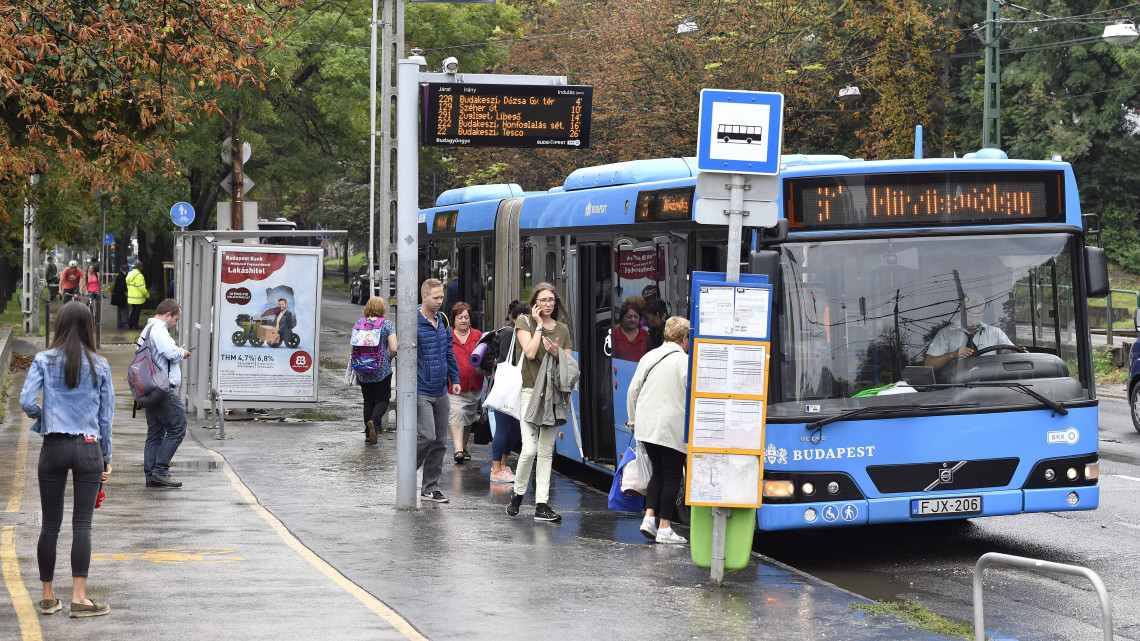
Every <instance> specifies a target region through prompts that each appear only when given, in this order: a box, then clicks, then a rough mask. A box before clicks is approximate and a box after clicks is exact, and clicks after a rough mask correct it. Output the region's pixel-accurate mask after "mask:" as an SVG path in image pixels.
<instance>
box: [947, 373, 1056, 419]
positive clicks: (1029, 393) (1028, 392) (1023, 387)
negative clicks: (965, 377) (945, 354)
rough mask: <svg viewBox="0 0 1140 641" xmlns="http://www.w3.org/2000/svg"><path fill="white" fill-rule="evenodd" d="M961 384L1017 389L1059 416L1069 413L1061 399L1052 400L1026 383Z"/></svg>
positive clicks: (965, 384)
mask: <svg viewBox="0 0 1140 641" xmlns="http://www.w3.org/2000/svg"><path fill="white" fill-rule="evenodd" d="M962 385H963V386H964V387H1005V388H1007V389H1013V390H1017V391H1019V392H1021V393H1022V394H1025V395H1027V396H1032V397H1033V398H1035V399H1037V400H1039V401H1041V403H1042V404H1043V405H1045V406H1047V407H1049V408H1050V409H1052V410H1053V413H1054V414H1056V413H1058V412H1059V413H1060V414H1061V416H1067V415H1068V414H1069V410H1067V409H1065V405H1064V403H1062V402H1061V401H1054V400H1053V399H1051V398H1049V397H1047V396H1044V395H1042V394H1039V393H1037V392H1035V391H1033V390H1031V389H1029V386H1028V385H1026V384H1025V383H1014V382H1010V381H989V382H969V383H963V384H962Z"/></svg>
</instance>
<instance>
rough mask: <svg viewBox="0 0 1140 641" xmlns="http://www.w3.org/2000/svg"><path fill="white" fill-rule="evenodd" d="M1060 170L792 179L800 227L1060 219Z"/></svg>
mask: <svg viewBox="0 0 1140 641" xmlns="http://www.w3.org/2000/svg"><path fill="white" fill-rule="evenodd" d="M1064 180H1065V178H1064V174H1063V173H1062V172H1060V171H971V172H963V171H945V172H916V173H905V174H851V175H844V176H826V177H815V178H792V179H789V180H787V181H785V183H784V205H785V207H786V213H787V216H788V222H789V223H790V226H791V227H792V229H796V230H799V231H813V230H836V229H859V228H888V227H943V226H955V225H1003V224H1005V225H1012V224H1021V223H1063V222H1065V197H1064V196H1065V187H1064V184H1065V183H1064Z"/></svg>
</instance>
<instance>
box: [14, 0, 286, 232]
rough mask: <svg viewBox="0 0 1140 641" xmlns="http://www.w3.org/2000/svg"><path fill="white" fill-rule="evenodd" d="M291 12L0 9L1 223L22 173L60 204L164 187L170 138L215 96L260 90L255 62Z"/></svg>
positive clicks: (31, 3)
mask: <svg viewBox="0 0 1140 641" xmlns="http://www.w3.org/2000/svg"><path fill="white" fill-rule="evenodd" d="M298 4H299V2H298V1H297V0H256V1H255V2H252V3H249V4H246V3H242V2H236V1H234V0H209V1H205V0H181V1H177V2H175V1H171V0H119V1H113V0H112V1H110V2H106V1H103V2H90V3H89V2H56V1H54V0H26V1H25V2H21V3H20V4H18V5H14V4H8V3H0V101H2V103H0V111H2V115H0V220H2V221H5V222H6V221H8V219H9V217H10V215H11V211H12V207H13V203H18V202H20V201H19V200H18V199H19V198H21V197H23V196H25V195H27V190H26V185H27V183H28V175H29V174H31V173H33V172H38V173H40V174H43V175H44V176H45V179H46V181H45V182H46V183H47V188H48V189H50V190H51V191H52V192H53V193H54V194H56V195H63V196H64V197H67V195H69V194H71V195H84V196H86V194H88V193H89V190H90V189H92V188H95V189H99V190H102V191H112V190H114V189H117V188H119V187H121V186H123V185H125V184H126V185H129V184H131V183H132V182H133V181H134V180H135V179H136V178H137V177H140V176H143V175H148V176H153V175H163V176H167V177H170V178H173V177H175V176H176V175H177V174H178V172H179V166H178V163H177V162H175V160H174V156H173V153H172V152H173V150H174V149H175V147H176V146H177V144H178V141H179V138H180V137H184V136H185V134H186V132H187V131H188V130H189V129H190V128H192V127H193V126H194V123H195V119H196V118H199V117H202V116H207V115H218V114H219V110H218V107H217V103H216V96H215V92H217V91H218V90H220V89H222V88H223V87H226V86H231V87H241V86H243V85H248V84H254V85H258V86H263V85H264V83H265V81H266V79H267V76H266V70H265V67H264V65H263V64H262V62H261V60H260V59H259V53H260V52H262V51H263V50H264V49H265V48H266V47H268V46H271V44H272V43H271V42H270V35H271V33H272V32H273V30H274V29H275V28H277V27H279V26H280V25H281V23H282V22H283V21H284V20H285V19H286V12H287V11H288V9H290V8H292V7H294V6H297V5H298ZM33 197H34V195H33Z"/></svg>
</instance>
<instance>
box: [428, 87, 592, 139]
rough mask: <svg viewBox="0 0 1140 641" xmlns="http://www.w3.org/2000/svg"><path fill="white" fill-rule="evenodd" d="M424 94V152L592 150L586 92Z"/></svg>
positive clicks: (453, 90) (444, 90)
mask: <svg viewBox="0 0 1140 641" xmlns="http://www.w3.org/2000/svg"><path fill="white" fill-rule="evenodd" d="M423 91H424V110H423V124H422V127H423V130H422V135H421V136H420V139H421V140H422V141H423V144H425V145H428V146H432V147H533V148H536V149H566V148H581V147H589V146H590V107H591V104H592V102H593V97H594V88H593V87H590V86H583V85H568V86H548V85H491V84H477V85H471V84H428V85H425V86H424V88H423Z"/></svg>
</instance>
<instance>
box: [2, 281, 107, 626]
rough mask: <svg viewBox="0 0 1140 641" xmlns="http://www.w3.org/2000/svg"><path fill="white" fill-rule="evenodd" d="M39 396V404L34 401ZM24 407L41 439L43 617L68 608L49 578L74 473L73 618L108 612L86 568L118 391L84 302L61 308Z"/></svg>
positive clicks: (25, 395)
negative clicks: (92, 591) (93, 594)
mask: <svg viewBox="0 0 1140 641" xmlns="http://www.w3.org/2000/svg"><path fill="white" fill-rule="evenodd" d="M41 392H42V395H43V400H42V404H41V403H37V397H38V396H40V394H41ZM20 408H21V409H23V410H24V413H25V414H27V415H28V416H29V417H30V418H34V419H36V422H35V424H33V425H32V427H31V430H32V431H33V432H36V433H37V434H41V435H42V436H43V439H44V441H43V446H42V447H41V448H40V460H39V467H38V474H39V482H40V506H41V508H42V510H43V526H42V527H41V528H40V539H39V544H38V545H37V546H36V557H37V559H38V561H39V570H40V581H41V582H42V583H43V599H42V600H41V601H40V612H41V613H42V614H52V613H54V612H58V611H59V610H60V609H62V608H63V605H62V604H61V603H60V602H59V599H57V598H56V596H55V591H54V590H53V588H52V580H53V579H54V575H55V556H56V544H57V542H58V539H59V529H60V526H61V525H62V523H63V502H64V490H65V489H66V487H67V473H68V471H70V472H71V474H72V478H73V483H74V504H73V506H72V520H71V528H72V542H71V576H72V581H73V588H72V591H71V617H72V618H76V617H94V616H100V615H103V614H107V613H108V612H110V611H111V608H110V606H108V605H107V604H105V603H96V602H94V601H92V600H90V599H88V598H87V570H88V567H89V566H90V564H91V519H92V516H93V514H94V511H95V499H96V497H97V496H98V494H99V488H100V487H101V485H102V484H103V483H106V482H107V479H109V478H110V477H111V422H112V420H113V419H114V416H115V390H114V387H113V385H112V384H111V369H110V367H109V366H108V365H107V361H106V360H105V359H104V358H103V357H101V356H99V355H98V354H97V353H96V352H95V324H94V322H93V321H92V319H91V312H90V311H88V309H87V307H86V306H85V305H83V304H82V303H79V302H77V301H72V302H70V303H67V304H66V305H64V306H63V307H62V308H61V309H60V310H59V315H58V316H56V325H55V337H54V338H53V339H52V342H51V347H49V348H48V349H47V350H45V351H42V352H40V353H39V354H36V358H35V360H33V361H32V366H31V368H30V369H29V370H28V377H27V378H26V379H25V380H24V388H23V390H22V391H21V392H20Z"/></svg>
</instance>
